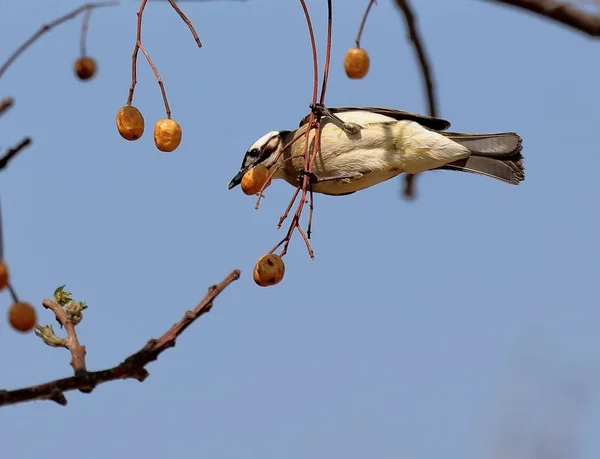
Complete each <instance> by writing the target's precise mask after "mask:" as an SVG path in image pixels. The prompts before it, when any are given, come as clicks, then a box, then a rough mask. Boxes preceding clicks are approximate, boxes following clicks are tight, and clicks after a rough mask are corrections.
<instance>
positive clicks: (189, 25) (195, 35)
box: [169, 0, 202, 48]
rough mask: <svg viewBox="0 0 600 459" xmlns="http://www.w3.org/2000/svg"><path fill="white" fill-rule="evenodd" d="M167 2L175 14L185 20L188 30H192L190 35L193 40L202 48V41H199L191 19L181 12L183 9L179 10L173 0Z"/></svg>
mask: <svg viewBox="0 0 600 459" xmlns="http://www.w3.org/2000/svg"><path fill="white" fill-rule="evenodd" d="M169 3H170V4H171V6H172V7H173V9H174V10H175V11H177V14H178V15H179V17H180V18H181V20H182V21H183V22H185V24H186V25H187V26H188V27H189V29H190V32H192V36H193V37H194V40H195V41H196V44H197V45H198V48H202V42H201V41H200V37H199V36H198V34H197V33H196V29H194V26H193V25H192V21H190V20H189V19H188V18H187V16H186V15H185V14H184V13H183V11H181V9H180V8H179V7H178V6H177V3H175V1H174V0H169Z"/></svg>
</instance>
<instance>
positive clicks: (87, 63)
mask: <svg viewBox="0 0 600 459" xmlns="http://www.w3.org/2000/svg"><path fill="white" fill-rule="evenodd" d="M75 73H76V74H77V77H78V78H79V79H80V80H84V81H85V80H89V79H90V78H92V77H93V76H94V75H95V74H96V61H95V60H94V59H93V58H91V57H80V58H79V59H77V60H76V61H75Z"/></svg>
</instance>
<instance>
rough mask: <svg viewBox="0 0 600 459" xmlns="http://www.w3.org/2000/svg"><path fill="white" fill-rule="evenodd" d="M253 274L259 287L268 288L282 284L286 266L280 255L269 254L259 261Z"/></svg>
mask: <svg viewBox="0 0 600 459" xmlns="http://www.w3.org/2000/svg"><path fill="white" fill-rule="evenodd" d="M253 274H254V282H256V284H257V285H259V286H261V287H268V286H270V285H275V284H278V283H279V282H281V280H282V279H283V275H284V274H285V265H284V264H283V260H282V259H281V257H280V256H279V255H275V254H274V253H267V254H266V255H263V256H262V257H260V258H259V259H258V261H257V262H256V266H254V273H253Z"/></svg>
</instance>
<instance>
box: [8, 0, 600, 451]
mask: <svg viewBox="0 0 600 459" xmlns="http://www.w3.org/2000/svg"><path fill="white" fill-rule="evenodd" d="M334 3H335V5H334V7H335V12H334V16H335V18H334V21H335V25H334V43H333V44H334V47H333V56H332V63H333V65H332V69H331V79H330V85H329V91H328V100H327V102H328V104H329V105H331V106H336V105H338V106H339V105H357V106H361V105H379V106H389V107H397V108H402V109H405V110H411V111H420V112H424V111H425V110H426V103H425V100H424V97H423V94H422V89H421V82H420V79H419V74H418V72H417V69H416V66H415V60H414V56H413V52H412V49H411V48H410V46H409V45H408V43H407V42H406V40H405V31H404V29H403V21H402V19H401V17H400V15H399V13H398V12H397V11H396V10H395V8H394V7H393V6H392V4H391V2H388V1H384V0H382V1H380V2H379V3H380V4H379V5H378V6H377V7H375V8H374V10H373V11H372V15H371V17H370V20H369V23H368V25H367V28H366V31H365V34H364V38H363V47H365V48H366V49H367V50H368V51H369V53H370V56H371V61H372V68H371V71H370V73H369V75H368V76H367V77H366V78H365V79H364V80H362V81H350V80H348V79H347V78H346V76H345V74H344V71H343V68H342V65H341V62H342V60H343V55H344V53H345V51H346V49H347V48H348V47H350V46H352V43H353V40H354V36H355V33H356V30H357V27H358V24H359V22H360V18H361V15H362V13H363V10H364V8H365V6H366V0H365V1H362V2H347V1H346V2H344V1H341V0H338V1H335V2H334ZM78 4H79V3H78V2H77V1H63V2H34V1H22V2H11V3H7V2H4V3H3V5H2V8H1V10H2V15H1V17H0V24H1V27H0V42H1V43H2V58H4V57H5V56H7V55H8V54H9V52H11V51H12V50H13V49H14V48H15V47H16V46H17V45H18V44H19V43H21V42H22V41H24V40H25V39H26V38H27V37H28V36H29V35H30V34H31V33H32V32H33V31H34V30H36V29H37V28H38V27H39V26H40V24H42V23H43V22H46V21H48V20H50V19H52V18H54V17H56V16H58V15H60V14H62V13H63V12H66V11H68V10H69V9H71V8H75V7H76V6H78ZM137 5H138V2H134V1H126V2H124V4H123V5H122V6H120V7H118V8H114V9H105V10H101V11H96V12H95V13H94V15H93V16H92V23H91V30H90V37H89V45H88V47H89V53H90V54H91V55H93V56H94V57H95V58H97V59H98V62H99V73H98V76H97V78H96V79H95V80H93V81H92V82H89V83H80V82H79V81H77V80H76V79H75V78H74V75H73V71H72V62H73V59H74V58H75V57H76V56H77V53H78V49H79V43H78V37H79V21H74V22H71V23H68V24H65V25H64V26H62V27H61V28H59V29H56V30H55V31H53V32H52V33H51V34H49V35H47V36H46V37H44V38H43V39H42V40H41V41H39V42H38V43H36V44H35V45H34V46H33V47H32V48H31V49H30V50H29V51H28V52H27V53H26V54H25V55H23V56H22V57H21V58H20V59H19V60H18V61H17V62H16V63H15V64H14V66H13V67H12V68H11V69H10V70H9V71H8V72H7V73H6V75H5V76H4V77H3V78H2V81H1V86H0V87H1V94H0V95H2V96H6V95H12V96H13V97H15V99H16V105H15V107H14V108H13V109H12V110H11V111H10V112H9V114H6V115H4V116H3V117H2V119H1V120H0V132H1V139H2V142H1V143H2V144H1V146H2V148H3V149H4V148H7V147H9V146H10V145H12V144H15V143H17V142H18V141H19V140H20V138H21V137H22V136H25V135H30V136H32V137H33V139H34V145H33V146H32V147H31V148H30V149H28V150H27V151H26V152H24V153H23V154H22V155H21V156H19V157H18V158H17V159H16V160H15V161H14V162H12V163H11V164H10V166H9V167H8V169H6V170H5V171H4V172H3V173H2V189H1V193H2V205H3V213H4V221H5V227H4V229H5V245H6V257H7V260H8V262H9V264H10V268H11V272H12V278H13V280H14V283H15V286H16V287H17V289H18V292H19V294H20V295H21V296H22V297H23V299H26V300H28V301H31V302H33V303H34V304H36V305H38V307H39V314H40V316H41V321H42V323H54V321H53V318H52V317H50V315H49V314H48V313H47V312H46V311H44V310H42V308H41V305H40V304H41V300H42V298H44V297H47V296H49V295H51V294H52V292H53V290H54V288H56V287H57V286H59V285H61V284H63V283H66V284H67V287H68V290H70V291H72V292H73V293H74V296H75V297H76V298H77V299H81V300H84V301H86V302H87V303H88V304H89V310H88V311H87V312H86V316H85V319H84V321H83V323H82V324H81V325H80V327H79V333H80V337H81V340H82V342H83V343H84V344H85V345H86V346H87V349H88V356H87V357H88V366H89V368H90V369H102V368H105V367H109V366H112V365H114V364H117V363H118V362H120V361H121V360H122V359H123V358H124V357H125V356H126V355H128V354H130V353H132V352H134V351H136V350H138V349H139V348H140V347H141V346H142V345H143V344H144V343H145V342H146V340H147V339H149V338H150V337H157V336H159V335H160V334H162V333H163V332H164V331H165V330H166V329H167V328H168V327H169V326H170V325H171V324H172V323H173V322H175V321H176V320H178V319H179V318H180V317H181V315H182V314H183V313H184V312H185V311H186V310H187V309H189V308H192V307H193V306H195V304H196V303H197V301H198V300H200V298H202V296H203V295H204V294H205V292H206V289H207V287H208V286H209V285H210V284H212V283H216V282H218V281H220V280H221V279H222V278H223V277H225V275H226V274H227V273H228V272H229V271H230V270H231V269H233V268H240V269H241V270H242V279H240V280H239V281H238V282H237V283H235V284H234V285H233V286H232V287H231V288H230V289H228V290H227V291H226V292H225V293H224V294H223V295H222V296H221V297H220V298H219V299H218V301H217V302H216V304H215V308H214V309H213V311H212V312H211V313H210V314H209V315H208V316H205V317H203V318H202V319H200V320H199V321H198V322H197V323H195V324H194V326H193V327H192V328H191V329H189V330H188V331H187V332H186V333H185V334H184V335H183V336H182V337H181V339H180V340H179V341H178V344H177V347H176V348H175V349H173V350H169V351H168V352H166V353H165V354H163V355H162V356H161V357H160V359H159V360H158V362H155V363H153V364H151V365H150V366H149V367H148V369H149V371H150V373H151V376H150V378H149V379H147V380H146V381H145V382H144V383H143V384H140V383H138V382H136V381H125V382H117V383H111V384H107V385H103V386H101V387H99V388H98V389H97V390H96V391H95V392H94V393H93V394H92V395H91V396H89V395H82V394H80V393H69V394H68V395H67V396H68V400H69V405H68V406H67V407H66V408H63V407H59V406H58V405H56V404H53V403H51V402H36V403H29V404H25V405H18V406H15V407H9V408H6V409H2V416H0V432H2V438H4V439H7V440H8V441H4V442H3V445H4V446H3V455H5V456H6V457H19V458H34V457H40V455H41V454H45V455H48V454H50V455H52V454H70V453H69V451H70V452H71V453H73V454H79V452H81V451H85V457H86V459H100V458H105V457H107V456H110V457H145V458H151V459H153V458H163V457H206V458H211V459H222V458H223V459H224V458H260V459H271V458H272V459H279V458H282V457H285V458H288V459H296V458H297V459H304V458H331V457H340V458H347V459H355V458H356V459H358V458H365V457H373V458H378V459H387V458H406V459H429V458H431V459H433V458H435V459H437V458H444V459H465V458H472V459H481V458H489V459H499V454H500V452H504V454H505V456H504V457H503V458H502V459H504V458H506V457H510V458H511V459H512V458H514V459H521V458H532V459H533V458H534V455H533V452H531V451H529V452H528V451H527V450H526V448H530V449H531V448H533V447H534V446H535V443H536V442H538V443H539V438H540V436H543V435H546V436H548V435H550V436H551V437H553V438H558V437H557V435H558V434H559V433H560V434H561V435H562V436H564V439H562V440H560V444H561V445H562V446H565V444H566V442H569V441H572V442H575V443H576V445H577V450H576V451H575V453H573V454H571V455H570V457H569V459H570V458H571V457H580V458H583V459H597V458H598V455H599V454H600V439H599V438H600V437H598V435H597V433H598V431H600V405H599V403H598V397H596V389H597V388H598V382H599V377H600V371H599V370H600V367H599V363H598V362H599V361H600V338H599V337H598V336H599V335H598V323H599V320H600V313H599V312H598V298H599V297H600V284H599V283H598V274H599V268H598V256H599V255H600V253H599V249H598V234H600V219H599V218H598V213H597V210H596V207H597V196H598V186H597V183H598V175H597V174H598V169H599V168H598V166H600V157H599V156H598V155H599V153H600V152H599V151H598V140H597V136H598V134H597V132H598V125H599V123H600V108H599V107H600V104H599V103H598V102H599V101H600V90H599V85H598V74H599V73H600V61H599V60H598V59H597V52H598V47H597V46H598V45H597V44H596V43H594V42H593V41H591V40H590V39H588V38H587V37H585V36H583V35H580V34H576V33H574V32H571V31H569V30H567V29H565V28H562V27H560V26H557V25H554V24H550V23H548V22H545V21H542V20H540V19H536V18H534V17H532V16H530V15H525V14H522V13H520V12H518V11H516V10H513V9H506V8H503V7H499V6H497V5H495V4H492V3H488V2H484V1H473V0H452V1H449V0H448V1H444V2H441V1H434V0H422V1H420V2H418V5H417V7H418V15H419V19H420V24H421V26H422V29H423V32H424V34H425V37H426V38H427V41H426V43H427V47H428V49H429V51H430V53H431V57H432V59H433V61H434V63H435V76H436V80H437V84H438V89H439V96H440V104H441V114H442V115H443V116H444V117H446V118H448V119H449V120H451V121H452V123H453V129H455V130H459V131H471V132H490V131H492V132H493V131H504V130H515V131H517V132H519V133H520V134H521V135H522V136H523V138H524V145H525V150H524V154H525V156H526V167H527V179H526V181H525V182H524V183H523V184H522V185H520V186H518V187H511V186H509V185H505V184H503V183H499V182H496V181H493V180H491V179H486V178H482V177H477V176H472V175H469V174H459V173H451V172H431V173H427V174H423V175H422V176H420V177H419V178H418V193H419V196H418V200H417V201H416V202H412V203H411V202H406V201H404V200H401V199H399V197H398V195H399V190H400V182H399V181H398V180H392V181H389V182H387V183H384V184H382V185H380V186H378V187H375V188H372V189H368V190H366V191H364V192H361V193H357V194H354V195H352V196H348V197H341V198H335V197H325V196H318V197H317V200H316V210H315V222H314V238H313V246H314V249H315V251H316V259H315V260H314V261H311V260H310V259H309V257H308V256H307V254H306V252H305V249H304V247H303V244H302V243H301V240H300V239H294V241H293V243H292V246H291V249H290V253H289V254H288V256H287V257H286V266H287V272H286V278H285V280H284V281H283V282H282V283H281V284H279V285H278V286H277V287H274V288H269V289H261V288H259V287H257V286H255V285H254V283H253V281H252V277H251V271H252V267H253V265H254V262H255V260H256V258H257V257H258V256H260V255H261V254H262V253H264V252H266V251H267V250H269V249H270V248H271V247H272V246H273V245H274V244H275V242H277V241H278V240H279V239H280V238H281V237H282V234H281V233H282V231H283V230H280V231H279V232H278V231H276V229H275V225H276V223H277V220H278V218H279V215H280V214H281V212H282V211H283V209H284V208H285V205H286V204H287V202H288V200H289V198H290V196H291V194H292V192H293V188H291V187H289V185H287V184H285V183H283V182H277V183H275V184H274V185H272V186H271V188H269V190H268V192H267V193H266V194H267V199H266V200H265V201H264V202H263V205H262V207H261V209H260V210H259V211H258V212H256V211H255V210H254V199H253V198H250V197H247V196H245V195H244V194H243V193H242V192H241V191H240V190H239V189H235V190H233V191H228V190H227V188H226V185H227V183H228V181H229V179H230V178H231V177H232V175H233V174H234V173H236V172H237V170H238V167H239V164H240V162H241V159H242V156H243V154H244V152H245V150H246V148H247V147H248V146H249V145H250V144H251V143H252V142H254V140H256V139H257V138H258V137H260V136H261V135H263V134H264V133H266V132H267V131H269V130H273V129H290V128H294V127H295V126H296V125H297V122H298V120H299V118H300V117H301V116H303V115H304V114H305V113H306V111H307V104H308V103H309V102H310V96H311V91H312V87H311V84H312V83H311V82H312V73H311V72H312V68H311V60H310V59H311V57H310V48H309V42H308V35H307V33H306V25H305V22H304V18H303V15H302V11H301V8H300V5H299V2H297V1H288V2H283V1H279V0H251V1H248V2H225V1H223V2H214V3H196V2H182V3H181V7H182V8H183V9H184V10H185V11H186V12H187V13H188V15H189V17H190V18H191V19H192V21H193V22H194V24H195V25H196V27H197V29H198V32H199V34H200V36H201V38H202V40H203V42H204V45H205V46H204V48H202V49H200V50H198V49H197V48H196V47H195V44H194V42H193V40H192V38H191V36H190V34H189V31H188V29H187V27H186V26H185V25H184V24H183V23H182V22H181V21H180V19H179V17H178V16H177V15H176V14H175V13H174V11H172V10H171V8H170V7H169V6H168V5H167V4H164V3H157V2H150V3H149V4H148V7H147V11H146V15H145V21H144V37H143V39H144V42H145V45H146V47H147V49H148V51H149V52H150V53H151V55H152V57H153V58H154V60H155V62H156V64H157V66H158V68H159V70H160V71H161V72H162V76H163V78H164V81H165V85H166V89H167V92H168V96H169V99H170V102H171V106H172V109H173V117H174V118H175V119H176V120H178V121H179V122H180V123H181V126H182V127H183V130H184V134H183V142H182V144H181V147H180V148H179V149H178V150H177V151H176V152H174V153H171V154H164V153H160V152H158V151H157V150H156V149H155V148H154V145H153V142H152V135H151V134H152V126H153V124H154V122H155V121H156V120H157V119H159V118H161V117H163V116H164V113H163V106H162V100H161V97H160V92H159V88H158V85H157V84H156V81H155V80H154V77H153V75H152V73H151V72H150V70H149V68H148V66H147V65H146V63H145V62H144V61H143V60H141V59H140V66H139V73H138V79H139V83H138V87H137V91H136V95H135V100H134V103H135V105H136V106H137V107H139V108H140V109H141V110H142V111H143V113H144V116H145V118H146V121H147V131H146V135H145V136H144V137H143V138H142V139H141V140H140V141H138V142H135V143H128V142H126V141H124V140H123V139H121V138H120V137H119V135H118V133H117V131H116V128H115V122H114V117H115V114H116V112H117V110H118V109H119V107H120V106H122V105H123V104H124V103H125V100H126V97H127V91H128V87H129V82H130V56H131V51H132V47H133V43H134V38H135V20H136V16H135V13H136V9H137ZM309 7H310V9H311V11H312V12H313V15H314V20H315V28H316V31H317V33H318V37H319V40H320V41H321V44H322V45H323V39H324V37H325V29H324V25H325V18H326V11H325V2H324V1H323V0H319V1H317V0H312V1H310V2H309ZM323 49H324V47H323V46H322V47H321V50H323ZM140 56H141V55H140ZM9 304H10V301H9V297H8V295H7V294H6V293H4V294H3V295H2V308H3V310H6V308H8V306H9ZM0 362H1V365H2V374H1V376H0V387H2V388H7V389H10V388H17V387H21V386H25V385H31V384H35V383H40V382H43V381H46V380H51V379H53V378H58V377H63V376H67V375H69V374H70V373H71V368H70V366H69V364H68V362H69V356H68V353H67V352H66V351H64V350H61V349H52V348H48V347H45V346H44V345H43V344H42V343H41V342H39V340H37V339H36V338H35V337H33V336H32V335H27V336H22V335H16V334H15V333H13V332H12V331H11V330H10V329H9V327H8V325H7V324H6V322H2V323H0ZM582 395H585V398H584V399H583V404H584V407H583V408H581V407H578V406H577V405H576V404H575V399H574V398H573V397H574V396H582ZM507 431H508V433H509V434H510V433H511V432H513V437H510V438H512V440H508V439H507V438H506V437H505V435H506V434H507ZM515 432H516V433H515ZM553 432H555V433H553ZM556 432H558V433H556ZM514 435H517V436H516V437H514ZM561 438H562V437H561ZM519 442H520V443H519ZM519 445H521V446H519ZM513 446H514V448H516V449H517V450H516V452H514V453H513V452H511V453H507V452H506V451H508V448H509V447H513ZM538 447H539V445H538ZM519 448H521V449H519ZM509 454H510V455H509ZM560 457H561V459H563V458H564V459H567V457H566V456H564V455H563V456H560ZM537 459H539V457H538V458H537ZM543 459H545V458H543Z"/></svg>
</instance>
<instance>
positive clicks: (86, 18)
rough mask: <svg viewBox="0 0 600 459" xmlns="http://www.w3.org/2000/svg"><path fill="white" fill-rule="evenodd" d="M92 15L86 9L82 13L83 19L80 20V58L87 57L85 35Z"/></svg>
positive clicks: (90, 11)
mask: <svg viewBox="0 0 600 459" xmlns="http://www.w3.org/2000/svg"><path fill="white" fill-rule="evenodd" d="M91 15H92V10H91V9H87V10H85V12H84V13H83V18H82V20H81V36H80V37H79V53H80V55H81V57H86V56H87V33H88V29H89V27H90V16H91Z"/></svg>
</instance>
